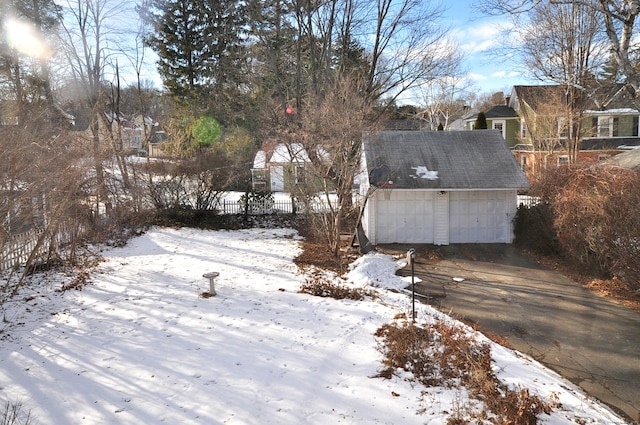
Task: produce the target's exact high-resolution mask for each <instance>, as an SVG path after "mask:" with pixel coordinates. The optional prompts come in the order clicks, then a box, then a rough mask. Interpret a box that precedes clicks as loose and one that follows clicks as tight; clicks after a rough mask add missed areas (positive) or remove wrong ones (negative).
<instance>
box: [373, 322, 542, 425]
mask: <svg viewBox="0 0 640 425" xmlns="http://www.w3.org/2000/svg"><path fill="white" fill-rule="evenodd" d="M400 319H403V318H402V317H400ZM376 336H377V337H378V338H381V347H380V349H381V351H382V352H383V353H384V354H385V360H384V362H383V363H384V366H385V369H384V370H383V371H382V372H381V373H380V376H382V377H391V375H392V374H393V373H394V371H395V370H396V369H403V370H405V371H407V372H410V373H412V374H413V375H414V376H415V378H416V379H417V380H418V381H419V382H420V383H422V384H423V385H425V386H428V387H435V386H446V387H465V388H467V390H468V391H469V392H470V394H471V396H472V397H474V398H476V399H478V400H481V401H482V402H483V404H484V409H485V411H481V412H474V411H473V409H458V411H457V413H455V412H454V414H453V415H452V416H451V418H450V420H449V422H448V423H449V424H467V423H471V422H472V421H473V420H476V419H480V420H482V419H487V418H491V423H498V424H505V425H506V424H511V425H513V424H516V425H518V424H523V425H524V424H527V425H529V424H536V423H538V417H539V415H541V414H542V413H547V414H548V413H550V412H551V408H552V406H551V404H550V403H546V402H545V401H543V400H542V399H540V398H539V397H538V396H536V395H531V394H530V393H529V391H528V390H527V389H526V388H520V389H511V388H509V387H507V386H506V385H505V384H503V383H501V382H500V381H499V380H498V379H497V377H496V376H495V374H494V373H493V370H492V368H491V350H490V347H489V345H488V344H486V343H478V342H477V341H476V340H475V339H474V338H473V336H472V335H470V334H468V333H466V332H465V331H464V330H462V329H461V328H459V327H456V326H454V325H450V324H444V323H438V324H436V325H432V326H425V327H423V326H419V325H415V324H413V323H409V321H407V320H406V317H404V320H399V321H396V322H394V323H391V324H386V325H384V326H382V327H381V328H380V329H378V331H377V332H376ZM462 410H468V412H469V413H467V414H466V415H467V417H462V415H461V412H462Z"/></svg>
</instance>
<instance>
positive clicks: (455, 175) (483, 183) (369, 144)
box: [364, 130, 529, 189]
mask: <svg viewBox="0 0 640 425" xmlns="http://www.w3.org/2000/svg"><path fill="white" fill-rule="evenodd" d="M364 154H365V159H366V163H367V168H368V169H367V173H368V174H369V181H370V183H371V184H373V185H376V186H380V185H381V183H382V185H384V183H383V182H388V181H390V182H392V183H391V184H390V185H391V186H393V187H395V188H399V189H526V188H528V187H529V182H528V181H527V178H526V177H525V175H524V172H523V171H522V169H521V168H520V167H519V166H518V164H517V162H516V159H515V157H514V156H513V154H512V153H511V151H510V150H509V148H508V147H507V145H506V144H505V142H504V140H503V139H502V136H501V134H500V132H499V131H496V130H475V131H382V132H377V133H370V134H365V136H364ZM425 168H426V170H428V171H430V172H433V171H437V178H435V179H429V178H423V176H425V173H424V171H425ZM419 174H422V176H420V175H419ZM426 176H429V177H433V176H430V173H427V174H426Z"/></svg>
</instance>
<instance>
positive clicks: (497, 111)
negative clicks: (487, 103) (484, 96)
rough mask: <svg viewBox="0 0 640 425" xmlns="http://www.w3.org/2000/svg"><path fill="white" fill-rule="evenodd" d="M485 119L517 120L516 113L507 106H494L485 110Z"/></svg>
mask: <svg viewBox="0 0 640 425" xmlns="http://www.w3.org/2000/svg"><path fill="white" fill-rule="evenodd" d="M484 116H485V117H486V118H487V119H494V118H518V113H517V112H516V111H515V109H513V108H512V107H511V106H507V105H494V106H492V107H491V108H489V109H487V110H486V112H485V113H484Z"/></svg>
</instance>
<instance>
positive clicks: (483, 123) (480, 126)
mask: <svg viewBox="0 0 640 425" xmlns="http://www.w3.org/2000/svg"><path fill="white" fill-rule="evenodd" d="M486 129H487V117H486V116H485V115H484V112H480V113H478V117H477V118H476V125H475V127H474V130H486Z"/></svg>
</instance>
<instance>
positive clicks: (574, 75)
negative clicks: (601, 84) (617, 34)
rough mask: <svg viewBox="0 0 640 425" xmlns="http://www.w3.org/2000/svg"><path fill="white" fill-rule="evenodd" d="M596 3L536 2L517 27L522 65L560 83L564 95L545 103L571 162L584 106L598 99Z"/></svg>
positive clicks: (602, 53)
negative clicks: (556, 117)
mask: <svg viewBox="0 0 640 425" xmlns="http://www.w3.org/2000/svg"><path fill="white" fill-rule="evenodd" d="M595 6H596V2H593V1H591V2H589V1H585V2H574V3H553V2H552V3H547V4H540V5H538V6H537V7H536V8H535V9H533V10H532V11H531V12H530V13H529V17H530V22H529V25H526V26H525V27H524V29H523V30H522V31H521V32H522V37H521V39H522V42H523V44H522V53H523V61H524V64H525V66H526V67H527V68H528V69H530V70H531V72H532V73H533V75H535V76H536V77H538V78H539V79H540V80H542V81H554V82H556V83H558V84H559V85H560V86H561V87H562V88H563V91H564V93H563V96H562V97H561V98H557V96H555V97H554V100H553V101H552V102H550V103H549V105H547V106H551V105H552V107H553V109H555V111H556V113H558V114H561V115H559V117H561V123H560V125H559V127H561V128H562V136H563V138H562V140H563V142H564V143H563V144H564V147H565V149H566V151H567V152H568V153H569V160H570V162H571V163H574V162H576V161H577V157H578V151H579V149H580V142H581V140H582V133H583V130H582V122H583V113H584V111H585V109H586V108H587V105H589V104H593V103H592V102H598V99H597V97H596V96H595V91H596V90H597V87H596V78H595V75H596V74H597V73H598V72H599V70H600V69H601V67H602V66H603V64H604V63H605V61H606V58H607V44H606V42H605V40H604V39H603V32H602V28H600V27H599V25H600V21H599V19H598V16H596V15H594V13H593V11H594V7H595ZM549 112H550V111H545V112H544V113H545V114H546V115H547V116H548V114H549Z"/></svg>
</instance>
